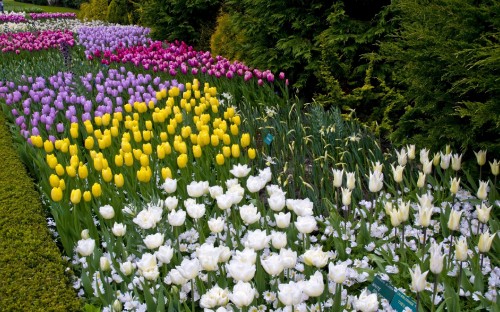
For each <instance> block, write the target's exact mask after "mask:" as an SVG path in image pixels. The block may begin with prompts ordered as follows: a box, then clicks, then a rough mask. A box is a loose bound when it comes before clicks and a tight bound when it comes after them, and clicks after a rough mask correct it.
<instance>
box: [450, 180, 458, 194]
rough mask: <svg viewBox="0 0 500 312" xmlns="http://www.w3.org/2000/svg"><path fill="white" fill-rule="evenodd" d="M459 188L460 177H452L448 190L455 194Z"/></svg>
mask: <svg viewBox="0 0 500 312" xmlns="http://www.w3.org/2000/svg"><path fill="white" fill-rule="evenodd" d="M459 189H460V178H458V179H457V178H452V179H451V181H450V192H451V193H452V194H453V195H456V194H457V192H458V190H459Z"/></svg>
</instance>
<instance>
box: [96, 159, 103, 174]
mask: <svg viewBox="0 0 500 312" xmlns="http://www.w3.org/2000/svg"><path fill="white" fill-rule="evenodd" d="M103 167H104V166H103V164H102V158H101V157H96V158H94V169H95V170H97V171H101V170H102V169H103Z"/></svg>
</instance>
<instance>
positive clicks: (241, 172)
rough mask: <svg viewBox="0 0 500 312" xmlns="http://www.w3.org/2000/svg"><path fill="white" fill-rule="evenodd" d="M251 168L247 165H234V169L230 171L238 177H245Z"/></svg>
mask: <svg viewBox="0 0 500 312" xmlns="http://www.w3.org/2000/svg"><path fill="white" fill-rule="evenodd" d="M250 170H251V168H249V167H248V166H247V165H240V164H237V165H234V166H233V169H231V170H229V172H230V173H231V174H232V175H234V176H235V177H237V178H244V177H246V176H247V175H248V174H249V173H250Z"/></svg>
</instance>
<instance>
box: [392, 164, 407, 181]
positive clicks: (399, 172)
mask: <svg viewBox="0 0 500 312" xmlns="http://www.w3.org/2000/svg"><path fill="white" fill-rule="evenodd" d="M391 167H392V174H393V176H394V182H396V183H401V182H403V170H404V169H405V167H404V166H401V165H398V166H397V167H396V168H394V166H393V165H391Z"/></svg>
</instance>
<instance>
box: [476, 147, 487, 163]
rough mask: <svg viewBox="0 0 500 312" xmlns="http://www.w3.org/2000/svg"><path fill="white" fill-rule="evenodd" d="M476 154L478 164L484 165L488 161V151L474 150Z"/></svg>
mask: <svg viewBox="0 0 500 312" xmlns="http://www.w3.org/2000/svg"><path fill="white" fill-rule="evenodd" d="M474 154H475V155H476V160H477V164H478V165H479V166H483V165H484V164H485V163H486V151H483V150H480V151H479V152H477V153H476V152H474Z"/></svg>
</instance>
